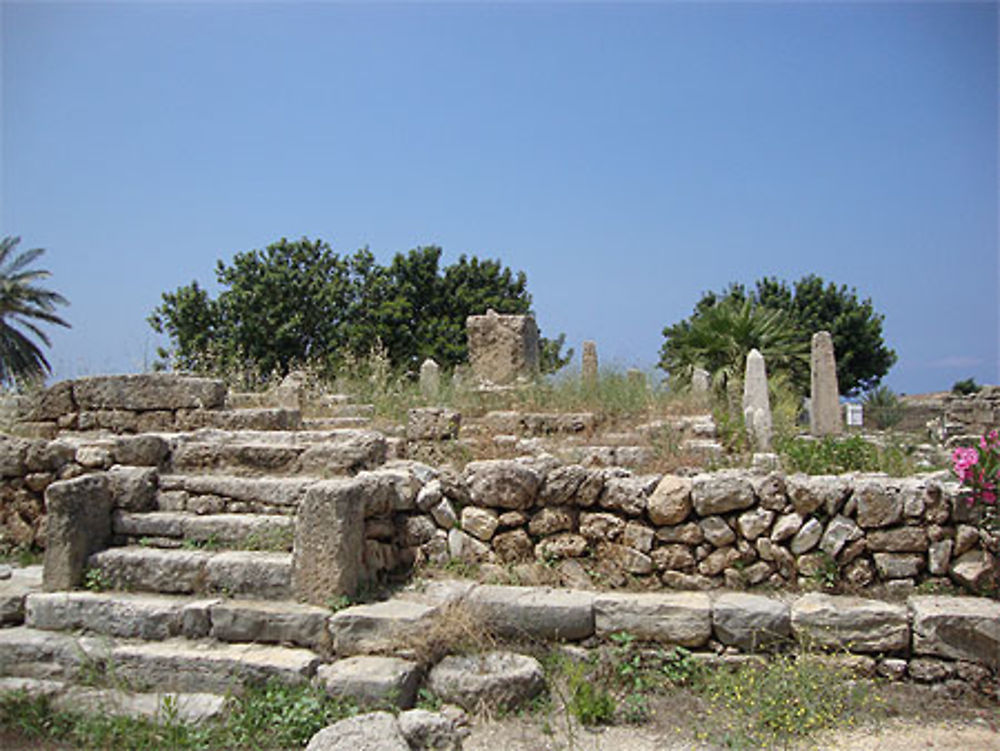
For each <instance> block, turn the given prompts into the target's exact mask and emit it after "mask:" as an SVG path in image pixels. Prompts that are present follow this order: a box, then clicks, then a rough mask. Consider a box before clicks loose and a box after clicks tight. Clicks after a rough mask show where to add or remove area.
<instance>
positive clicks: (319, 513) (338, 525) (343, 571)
mask: <svg viewBox="0 0 1000 751" xmlns="http://www.w3.org/2000/svg"><path fill="white" fill-rule="evenodd" d="M361 488H362V485H360V484H359V483H356V482H352V481H350V480H328V481H325V482H321V483H317V484H316V485H313V486H312V487H310V488H309V490H308V491H307V492H306V494H305V498H304V500H303V501H302V504H301V505H300V507H299V514H298V521H297V523H296V525H295V547H294V554H293V558H292V589H293V591H294V592H295V595H296V597H298V598H299V599H302V600H305V601H306V602H309V603H311V604H313V605H323V604H325V603H326V602H327V601H328V600H329V599H330V598H332V597H337V596H340V595H352V594H354V592H355V590H356V589H357V587H358V586H359V585H360V584H361V582H362V581H364V580H365V578H366V572H365V571H364V570H363V564H362V554H363V550H364V512H365V496H364V495H363V493H362V492H361Z"/></svg>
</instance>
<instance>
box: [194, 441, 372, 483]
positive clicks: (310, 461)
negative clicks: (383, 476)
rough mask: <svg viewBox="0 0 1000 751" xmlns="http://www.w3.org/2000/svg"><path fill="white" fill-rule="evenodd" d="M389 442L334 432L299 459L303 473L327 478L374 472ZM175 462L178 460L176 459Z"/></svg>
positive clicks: (300, 469) (298, 467)
mask: <svg viewBox="0 0 1000 751" xmlns="http://www.w3.org/2000/svg"><path fill="white" fill-rule="evenodd" d="M385 458H386V441H385V436H383V435H382V434H381V433H377V432H374V431H368V430H334V431H330V432H328V433H327V437H326V439H325V440H324V441H323V442H322V443H317V444H314V445H311V446H309V447H308V448H307V449H305V451H303V452H302V455H301V456H300V457H299V461H298V466H297V469H298V471H299V472H300V473H302V474H314V475H320V476H326V475H331V474H346V473H349V472H358V471H360V470H363V469H375V468H376V467H378V466H379V465H380V464H382V463H383V462H385ZM175 462H176V459H175Z"/></svg>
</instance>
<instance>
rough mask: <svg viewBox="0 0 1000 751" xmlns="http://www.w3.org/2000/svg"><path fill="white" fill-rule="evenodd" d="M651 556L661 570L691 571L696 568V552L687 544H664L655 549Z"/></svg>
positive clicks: (654, 563)
mask: <svg viewBox="0 0 1000 751" xmlns="http://www.w3.org/2000/svg"><path fill="white" fill-rule="evenodd" d="M649 557H650V558H651V559H652V561H653V565H654V566H656V568H657V569H658V570H660V571H667V570H670V571H690V570H691V569H693V568H694V565H695V559H694V554H693V553H691V549H690V548H688V546H687V545H664V546H663V547H660V548H656V549H655V550H653V551H652V552H651V553H650V554H649Z"/></svg>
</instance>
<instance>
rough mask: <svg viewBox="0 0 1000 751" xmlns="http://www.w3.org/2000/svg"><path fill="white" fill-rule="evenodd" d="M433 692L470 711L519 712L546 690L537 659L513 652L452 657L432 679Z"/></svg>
mask: <svg viewBox="0 0 1000 751" xmlns="http://www.w3.org/2000/svg"><path fill="white" fill-rule="evenodd" d="M428 685H429V686H430V689H431V691H433V692H434V693H435V694H436V695H437V696H439V697H440V698H441V699H443V700H444V701H447V702H453V703H455V704H458V705H459V706H461V707H464V708H466V709H469V710H477V709H481V708H483V707H505V708H508V709H511V708H516V707H517V706H519V705H521V704H523V703H524V702H526V701H529V700H530V699H532V698H534V697H535V696H537V695H538V694H539V693H541V691H542V689H543V688H544V687H545V677H544V672H543V671H542V666H541V664H540V663H539V662H538V660H536V659H535V658H534V657H529V656H527V655H519V654H516V653H513V652H487V653H484V654H479V655H449V656H448V657H445V658H444V659H443V660H441V662H439V663H438V664H437V665H435V666H434V667H433V668H432V669H431V672H430V675H429V676H428Z"/></svg>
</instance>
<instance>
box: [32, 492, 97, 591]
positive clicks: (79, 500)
mask: <svg viewBox="0 0 1000 751" xmlns="http://www.w3.org/2000/svg"><path fill="white" fill-rule="evenodd" d="M111 502H112V501H111V492H110V490H109V488H108V481H107V478H106V477H105V476H104V475H103V474H95V475H85V476H83V477H77V478H76V479H73V480H62V481H60V482H54V483H52V484H51V485H49V487H48V488H47V489H46V490H45V504H46V508H47V511H48V522H47V525H46V527H47V532H46V548H45V574H44V587H45V590H46V591H49V592H54V591H58V590H64V589H73V588H74V587H77V586H79V585H80V584H81V583H82V581H83V569H84V567H85V565H86V562H87V557H88V556H89V555H90V554H91V553H93V552H94V551H95V550H100V549H101V548H102V547H104V545H105V544H106V543H107V540H108V538H109V537H110V535H111Z"/></svg>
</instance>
